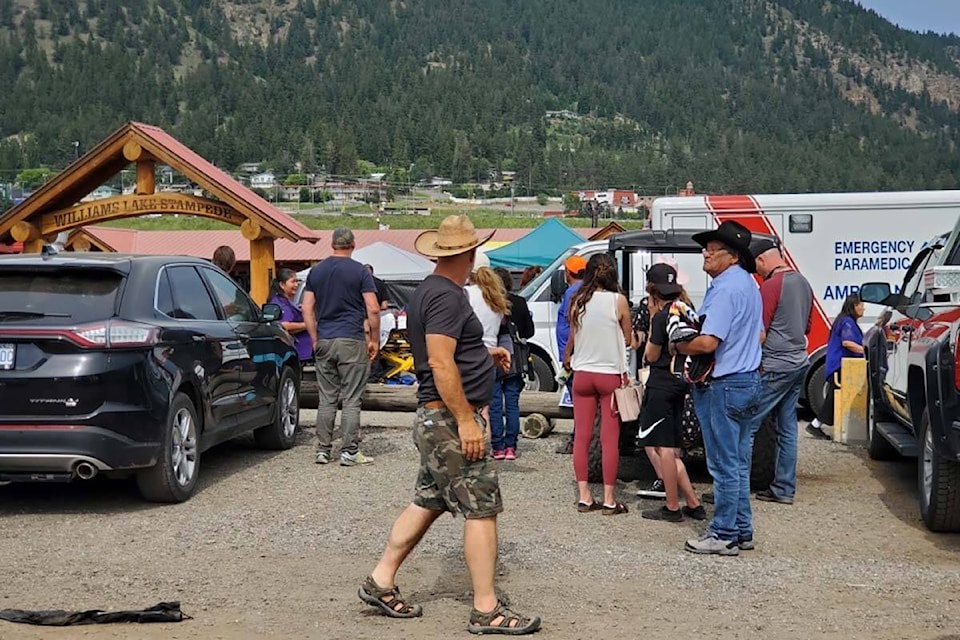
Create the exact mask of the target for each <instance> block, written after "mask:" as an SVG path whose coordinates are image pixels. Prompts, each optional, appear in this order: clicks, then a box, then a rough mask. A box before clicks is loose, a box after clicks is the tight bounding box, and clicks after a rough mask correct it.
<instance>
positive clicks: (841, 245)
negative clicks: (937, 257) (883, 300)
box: [833, 240, 916, 293]
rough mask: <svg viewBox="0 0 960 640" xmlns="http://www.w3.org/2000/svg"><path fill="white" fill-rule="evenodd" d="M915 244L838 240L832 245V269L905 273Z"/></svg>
mask: <svg viewBox="0 0 960 640" xmlns="http://www.w3.org/2000/svg"><path fill="white" fill-rule="evenodd" d="M915 244H916V242H915V241H913V240H838V241H836V242H834V243H833V253H834V259H833V269H834V271H906V270H907V269H909V268H910V262H911V260H912V256H913V253H914V251H913V247H914V245H915ZM853 293H856V292H855V291H854V292H853Z"/></svg>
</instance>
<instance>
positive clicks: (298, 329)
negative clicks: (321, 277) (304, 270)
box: [267, 268, 313, 362]
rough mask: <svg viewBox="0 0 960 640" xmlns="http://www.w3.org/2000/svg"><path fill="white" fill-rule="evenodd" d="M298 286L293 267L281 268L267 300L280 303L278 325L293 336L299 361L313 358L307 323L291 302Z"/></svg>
mask: <svg viewBox="0 0 960 640" xmlns="http://www.w3.org/2000/svg"><path fill="white" fill-rule="evenodd" d="M299 287H300V279H299V278H298V277H297V272H296V271H294V270H293V269H287V268H282V269H280V270H279V271H277V278H276V280H274V282H273V295H272V296H271V297H270V299H269V300H267V302H269V303H271V304H276V305H280V309H282V310H283V315H281V316H280V326H282V327H283V328H284V329H286V330H287V332H288V333H289V334H290V335H292V336H293V345H294V347H296V349H297V355H298V356H299V357H300V362H304V361H307V360H313V350H312V349H311V348H310V334H309V333H307V325H306V324H304V322H303V311H301V309H300V306H299V305H297V304H295V303H294V302H293V298H294V297H295V296H296V295H297V289H298V288H299Z"/></svg>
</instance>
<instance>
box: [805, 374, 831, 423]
mask: <svg viewBox="0 0 960 640" xmlns="http://www.w3.org/2000/svg"><path fill="white" fill-rule="evenodd" d="M826 370H827V363H826V360H820V361H819V362H818V363H816V364H814V365H813V368H812V369H811V370H810V374H809V375H808V376H807V388H806V392H807V404H808V405H809V406H810V410H811V411H813V415H815V416H817V417H818V418H821V416H820V414H821V412H822V411H823V402H824V400H826V398H825V397H824V395H823V392H824V387H825V386H826V384H827V374H826ZM821 420H822V418H821Z"/></svg>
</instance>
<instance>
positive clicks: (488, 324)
mask: <svg viewBox="0 0 960 640" xmlns="http://www.w3.org/2000/svg"><path fill="white" fill-rule="evenodd" d="M467 297H468V298H469V299H470V306H471V307H472V308H473V312H474V313H475V314H476V315H477V319H478V320H480V324H481V325H483V345H484V346H485V347H486V348H488V349H493V348H494V347H496V346H497V336H498V335H500V325H501V324H503V317H504V316H506V315H509V314H510V300H509V299H508V298H507V290H506V289H504V288H503V281H502V280H501V279H500V276H498V275H497V273H496V272H495V271H494V270H493V269H491V268H490V267H486V266H481V267H478V268H477V269H476V270H475V271H474V272H473V273H471V274H470V284H469V285H468V286H467Z"/></svg>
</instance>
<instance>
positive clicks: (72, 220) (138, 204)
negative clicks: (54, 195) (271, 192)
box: [40, 193, 246, 236]
mask: <svg viewBox="0 0 960 640" xmlns="http://www.w3.org/2000/svg"><path fill="white" fill-rule="evenodd" d="M148 213H179V214H183V215H187V216H201V217H204V218H213V219H214V220H222V221H223V222H229V223H231V224H235V225H240V224H242V223H243V221H244V220H246V218H245V217H244V216H242V215H241V214H239V213H237V211H236V210H234V209H233V208H232V207H230V206H229V205H226V204H224V203H223V202H220V201H219V200H210V199H209V198H198V197H196V196H188V195H184V194H182V193H164V194H155V195H145V196H136V195H130V196H117V197H114V198H104V199H103V200H95V201H93V202H82V203H80V204H78V205H75V206H73V207H70V208H69V209H61V210H60V211H54V212H52V213H46V214H44V215H43V216H42V218H41V220H40V232H41V233H42V234H43V235H44V236H47V235H50V234H54V233H58V232H60V231H65V230H67V229H73V228H75V227H79V226H82V225H87V224H93V223H97V222H103V221H104V220H115V219H118V218H129V217H132V216H140V215H144V214H148Z"/></svg>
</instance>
